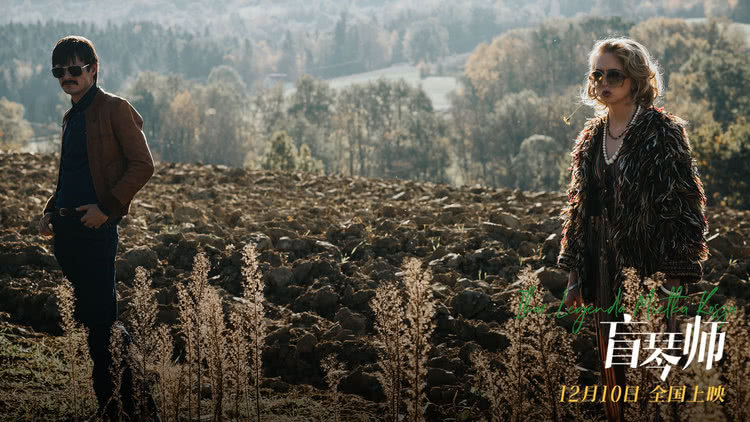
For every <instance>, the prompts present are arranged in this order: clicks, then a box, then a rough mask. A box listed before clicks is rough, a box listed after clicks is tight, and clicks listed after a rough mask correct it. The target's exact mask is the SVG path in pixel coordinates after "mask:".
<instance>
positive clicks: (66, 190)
mask: <svg viewBox="0 0 750 422" xmlns="http://www.w3.org/2000/svg"><path fill="white" fill-rule="evenodd" d="M97 92H99V87H97V86H96V84H94V85H92V86H91V88H90V89H89V90H88V91H87V92H86V94H85V95H84V96H83V97H81V99H80V100H79V101H78V102H77V103H73V107H72V109H71V112H70V115H69V117H68V122H67V124H66V126H65V132H64V133H63V145H62V161H61V163H60V166H61V173H60V189H59V190H58V192H57V200H56V203H55V204H56V206H57V207H58V208H76V207H79V206H81V205H85V204H97V205H99V209H100V210H101V211H102V212H103V213H105V214H107V215H109V210H108V209H106V208H105V207H104V206H103V205H102V203H101V202H99V199H98V198H97V196H96V190H95V189H94V182H93V180H92V179H91V169H90V167H89V159H88V149H87V146H86V119H85V118H84V112H85V111H86V109H87V108H88V106H89V105H91V102H92V101H93V100H94V97H95V96H96V93H97ZM71 102H72V101H71Z"/></svg>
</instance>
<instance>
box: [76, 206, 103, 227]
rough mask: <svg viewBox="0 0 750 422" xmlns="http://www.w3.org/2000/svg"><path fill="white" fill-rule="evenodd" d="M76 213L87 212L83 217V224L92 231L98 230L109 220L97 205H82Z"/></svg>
mask: <svg viewBox="0 0 750 422" xmlns="http://www.w3.org/2000/svg"><path fill="white" fill-rule="evenodd" d="M76 211H86V214H85V215H84V216H83V217H81V223H83V225H84V226H86V227H88V228H90V229H98V228H99V226H101V225H102V224H104V223H105V222H106V221H107V220H108V219H109V217H108V216H107V214H104V213H103V212H102V210H100V209H99V206H98V205H96V204H86V205H81V206H80V207H78V208H76Z"/></svg>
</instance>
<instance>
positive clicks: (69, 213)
mask: <svg viewBox="0 0 750 422" xmlns="http://www.w3.org/2000/svg"><path fill="white" fill-rule="evenodd" d="M55 212H57V215H59V216H61V217H83V216H84V215H85V214H86V211H76V209H75V208H55Z"/></svg>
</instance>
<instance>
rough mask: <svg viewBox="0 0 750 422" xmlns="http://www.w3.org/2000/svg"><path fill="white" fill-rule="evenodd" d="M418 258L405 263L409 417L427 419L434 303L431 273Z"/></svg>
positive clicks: (415, 420)
mask: <svg viewBox="0 0 750 422" xmlns="http://www.w3.org/2000/svg"><path fill="white" fill-rule="evenodd" d="M421 267H422V264H421V263H420V262H419V260H417V259H414V258H411V259H407V260H406V261H405V262H404V265H403V266H402V270H403V271H404V273H405V274H404V285H405V286H406V294H407V297H408V301H407V304H406V348H405V352H406V381H407V384H409V389H408V390H407V394H406V395H407V396H408V401H407V403H408V405H407V410H408V413H409V420H410V421H413V422H420V421H424V409H425V404H426V401H427V395H426V394H425V391H424V388H425V378H426V377H427V356H428V353H429V352H430V348H431V345H430V337H431V336H432V332H433V331H434V330H435V321H434V316H435V304H436V300H435V297H434V295H433V292H432V287H431V286H430V282H431V281H432V272H430V270H425V271H422V268H421Z"/></svg>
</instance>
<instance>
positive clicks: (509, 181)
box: [0, 17, 750, 207]
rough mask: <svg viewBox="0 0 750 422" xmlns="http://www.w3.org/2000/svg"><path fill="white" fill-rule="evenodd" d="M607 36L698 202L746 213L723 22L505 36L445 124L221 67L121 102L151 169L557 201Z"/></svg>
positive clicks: (568, 23)
mask: <svg viewBox="0 0 750 422" xmlns="http://www.w3.org/2000/svg"><path fill="white" fill-rule="evenodd" d="M615 35H627V36H630V37H632V38H634V39H636V40H638V41H641V42H643V43H644V45H646V46H647V47H648V48H649V50H650V51H651V52H652V54H654V56H655V58H656V59H657V60H658V62H659V63H660V64H661V66H662V68H663V71H664V76H665V78H664V79H665V94H664V98H663V100H662V101H661V104H660V105H663V106H665V108H666V110H667V111H671V112H673V113H675V114H677V115H678V116H681V117H683V118H684V119H686V120H687V121H688V122H689V127H688V133H689V136H690V139H691V144H692V146H693V149H694V152H695V157H696V160H697V162H698V165H699V170H700V172H701V177H702V179H703V180H704V183H705V185H706V191H707V192H708V193H709V196H710V198H709V201H710V202H711V203H725V204H727V205H732V206H736V207H746V206H748V205H750V204H748V203H747V201H746V200H745V199H744V198H745V197H747V193H750V192H748V189H750V188H749V187H748V186H747V182H745V181H747V180H750V177H748V176H750V174H748V173H747V170H745V168H746V166H744V162H745V159H746V158H748V156H749V154H750V153H749V151H750V139H748V137H749V136H750V135H749V134H750V129H748V122H747V117H746V116H748V113H749V112H750V95H749V94H750V92H748V90H749V89H750V88H748V87H750V55H748V54H747V53H748V44H747V41H746V39H745V37H744V34H742V33H740V32H738V31H737V30H736V26H734V25H732V23H731V22H730V21H728V20H713V19H711V20H706V21H702V22H692V23H689V22H687V21H685V20H682V19H675V18H652V19H649V20H646V21H642V22H639V23H635V22H630V21H626V20H623V19H620V18H601V17H586V18H575V19H561V20H554V21H547V22H545V23H543V24H540V25H538V26H535V27H531V28H518V29H513V30H509V31H506V32H504V33H503V34H501V35H500V36H497V37H495V38H494V39H493V40H492V41H491V42H489V43H484V44H480V45H479V46H478V47H477V48H476V49H475V50H474V52H473V53H472V54H471V55H470V56H469V58H468V59H467V61H466V65H465V71H464V73H463V74H462V75H461V76H460V83H459V86H458V89H457V90H456V91H455V92H454V93H453V94H452V96H451V108H450V109H449V110H448V111H447V112H437V111H435V110H434V108H433V106H432V103H431V101H430V99H429V97H428V96H427V94H426V93H425V92H424V90H423V89H421V88H419V87H411V86H409V85H408V84H406V83H405V82H403V81H400V82H393V81H386V80H379V81H374V82H370V83H368V84H364V85H353V86H350V87H347V88H345V89H341V90H334V89H332V88H331V87H330V86H329V85H328V83H327V82H325V81H324V80H321V79H319V78H315V77H312V76H309V75H303V76H300V77H299V78H297V80H296V85H295V89H294V92H293V93H292V94H291V95H285V94H284V91H283V88H282V87H281V86H266V85H263V84H261V85H258V86H256V87H255V88H254V89H249V88H247V81H246V79H245V78H244V77H243V75H242V73H240V72H239V71H237V69H236V68H234V67H233V66H230V65H218V66H214V67H213V68H212V69H211V70H210V71H209V75H208V77H207V78H206V79H205V81H201V80H195V79H190V78H188V77H186V76H183V75H175V74H165V73H160V72H142V73H140V74H138V76H137V78H135V79H134V80H133V81H132V82H131V83H129V84H128V88H127V89H125V90H124V92H123V94H125V95H126V96H127V97H128V98H130V99H131V100H132V102H133V103H134V105H135V106H136V108H137V109H138V110H139V111H140V112H141V114H143V116H144V120H145V122H146V123H145V124H146V127H145V128H144V129H145V130H146V132H147V135H148V137H149V140H150V143H151V145H152V148H153V150H154V152H155V154H156V155H157V157H158V158H159V159H161V160H165V161H202V162H206V163H216V164H228V165H233V166H242V165H251V166H266V167H273V168H284V169H288V170H291V169H294V170H305V171H314V172H326V173H333V172H337V173H344V174H349V175H362V176H373V177H399V178H414V179H420V180H429V181H434V182H448V183H458V184H461V183H463V184H473V183H481V184H485V185H491V186H511V187H518V188H521V189H529V190H558V189H562V188H564V186H566V184H567V180H568V177H569V174H568V170H567V166H568V165H569V152H570V149H571V147H572V142H573V139H575V137H576V135H577V133H578V131H579V130H580V128H581V127H582V126H583V122H584V120H585V119H586V118H587V116H586V114H587V113H586V112H579V113H577V114H576V115H574V116H573V117H572V119H571V122H570V125H568V124H566V122H564V121H563V119H562V117H563V116H565V115H569V114H570V113H571V112H572V111H573V110H575V109H576V107H577V106H578V101H579V99H578V94H579V92H580V89H581V87H582V85H583V83H584V80H585V75H586V73H587V66H588V64H587V63H586V60H587V53H588V51H589V50H590V48H591V47H592V46H593V44H594V42H595V41H596V40H597V39H600V38H603V37H608V36H615ZM48 79H51V78H48ZM238 88H239V89H238ZM52 89H57V88H56V87H52V88H50V90H52ZM48 93H49V91H47V93H46V95H45V96H47V97H48V96H49V95H48ZM4 104H6V105H4V107H5V108H7V109H9V110H10V109H11V107H8V106H7V104H8V102H7V101H6V103H4ZM12 110H14V111H13V114H12V115H13V116H16V117H18V116H19V115H22V111H23V110H19V109H18V107H15V108H12ZM19 111H20V112H21V113H19ZM588 114H589V115H590V114H591V112H590V111H589V112H588ZM5 120H8V119H5ZM2 121H4V120H0V122H2ZM8 133H10V132H8Z"/></svg>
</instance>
